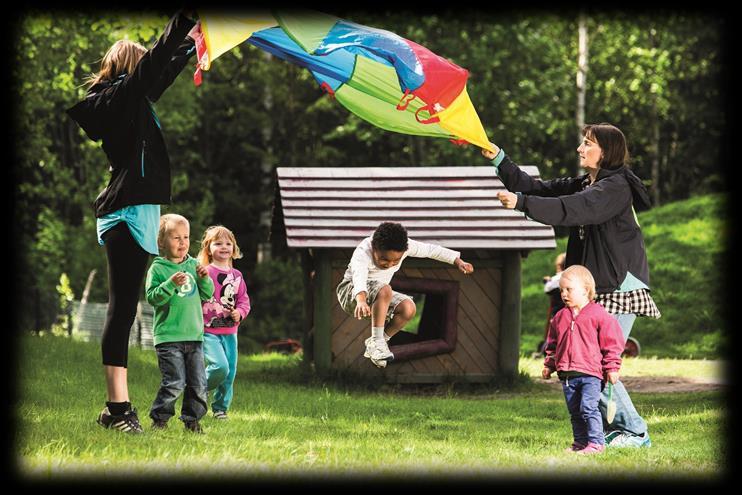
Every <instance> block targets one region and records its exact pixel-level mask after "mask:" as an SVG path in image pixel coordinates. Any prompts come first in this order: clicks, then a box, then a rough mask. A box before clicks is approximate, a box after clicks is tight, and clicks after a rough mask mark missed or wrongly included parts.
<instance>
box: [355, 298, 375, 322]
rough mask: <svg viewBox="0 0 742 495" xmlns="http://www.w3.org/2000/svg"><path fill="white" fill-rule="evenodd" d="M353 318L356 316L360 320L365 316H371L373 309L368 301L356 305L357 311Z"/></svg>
mask: <svg viewBox="0 0 742 495" xmlns="http://www.w3.org/2000/svg"><path fill="white" fill-rule="evenodd" d="M353 316H355V317H356V318H358V319H359V320H360V319H361V318H363V317H365V316H371V307H370V306H369V305H368V303H367V302H366V301H358V302H357V303H356V310H355V312H354V313H353Z"/></svg>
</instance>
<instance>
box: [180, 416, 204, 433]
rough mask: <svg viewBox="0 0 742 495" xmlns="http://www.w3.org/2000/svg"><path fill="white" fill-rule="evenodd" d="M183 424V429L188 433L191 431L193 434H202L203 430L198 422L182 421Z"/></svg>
mask: <svg viewBox="0 0 742 495" xmlns="http://www.w3.org/2000/svg"><path fill="white" fill-rule="evenodd" d="M183 424H184V425H185V429H186V430H188V431H192V432H193V433H203V432H204V430H203V428H201V425H200V424H199V423H198V420H197V419H196V420H193V421H183Z"/></svg>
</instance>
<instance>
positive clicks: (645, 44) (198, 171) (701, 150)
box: [12, 10, 725, 338]
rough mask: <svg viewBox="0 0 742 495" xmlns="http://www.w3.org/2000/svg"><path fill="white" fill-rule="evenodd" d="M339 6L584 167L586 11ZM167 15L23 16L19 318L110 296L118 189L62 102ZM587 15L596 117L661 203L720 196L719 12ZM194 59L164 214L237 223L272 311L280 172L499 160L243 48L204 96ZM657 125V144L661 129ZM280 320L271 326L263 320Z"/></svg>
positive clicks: (17, 88) (487, 116)
mask: <svg viewBox="0 0 742 495" xmlns="http://www.w3.org/2000/svg"><path fill="white" fill-rule="evenodd" d="M331 13H334V14H336V15H338V16H340V17H343V18H346V19H349V20H352V21H354V22H358V23H361V24H365V25H369V26H373V27H378V28H382V29H387V30H390V31H392V32H395V33H397V34H399V35H400V36H403V37H405V38H408V39H410V40H413V41H415V42H417V43H420V44H422V45H424V46H426V47H428V48H429V49H431V50H432V51H434V52H435V53H437V54H439V55H441V56H444V57H446V58H448V59H450V60H451V61H453V62H455V63H457V64H459V65H460V66H462V67H465V68H467V69H468V70H469V71H470V78H469V84H468V90H469V94H470V96H471V99H472V101H473V102H474V105H475V107H476V108H477V111H478V112H479V115H480V118H481V120H482V123H483V124H484V126H485V129H486V131H487V132H488V135H489V136H490V138H491V140H492V141H494V142H495V143H497V144H498V145H501V146H502V147H503V148H504V149H505V150H506V151H507V152H508V153H509V154H510V155H511V156H512V157H513V158H514V159H515V160H516V161H517V162H519V163H522V164H535V165H538V166H539V167H540V171H541V174H542V176H544V177H546V178H550V177H556V176H564V175H568V174H569V173H570V171H571V170H573V168H574V164H575V160H576V153H575V148H576V146H577V138H576V134H577V129H576V128H575V123H574V112H575V110H574V109H575V105H576V96H575V72H576V66H577V15H576V13H567V14H559V15H557V14H554V13H550V12H536V11H520V12H519V11H514V10H513V11H504V12H499V11H498V12H496V11H494V10H492V11H485V12H479V11H474V10H464V11H456V12H452V11H449V12H445V11H437V12H427V13H424V15H421V14H420V12H410V11H398V12H382V11H370V10H368V11H363V10H356V11H351V12H331ZM167 19H168V14H167V13H158V14H133V13H126V12H103V11H101V12H88V13H69V12H61V13H60V12H49V11H30V12H28V13H27V14H26V15H25V16H23V17H22V18H21V19H20V20H19V25H18V26H17V29H16V39H15V45H14V48H15V50H14V53H13V58H12V60H13V63H12V66H13V72H12V74H13V78H14V86H13V87H14V95H15V96H17V98H16V102H15V103H16V107H15V108H14V111H13V115H14V126H15V136H16V142H15V144H16V147H17V153H16V160H15V163H14V166H15V177H16V178H17V184H16V194H15V198H14V201H15V211H16V214H15V221H16V222H17V226H18V228H17V232H18V234H17V236H16V243H17V245H19V246H25V249H24V250H23V252H22V253H20V256H19V259H18V262H17V264H16V285H17V287H18V290H19V297H20V299H21V300H33V301H35V302H36V304H34V305H33V307H32V308H30V309H29V310H28V311H24V312H22V313H21V321H20V322H19V324H20V325H22V326H23V327H26V328H46V327H48V326H49V325H50V324H51V323H52V322H53V321H54V319H55V318H56V315H57V313H58V297H57V294H56V291H55V290H54V287H55V285H56V284H57V283H58V281H59V277H60V274H61V273H66V274H68V276H69V279H70V287H71V290H72V291H73V292H74V293H75V294H81V293H82V291H83V288H84V285H85V282H86V280H87V276H88V274H89V273H90V271H91V270H93V269H96V270H97V273H98V274H99V275H98V276H97V277H96V279H95V281H94V283H93V287H92V289H91V293H90V300H91V301H102V302H105V301H106V299H107V281H106V276H105V273H106V262H105V254H104V250H103V248H101V247H100V246H98V245H97V241H96V236H95V218H94V217H93V212H92V208H91V202H92V201H93V199H94V198H95V197H96V196H97V194H98V193H99V191H100V190H101V189H102V188H103V187H104V186H105V185H106V183H107V181H108V177H109V173H108V165H107V163H106V158H105V155H104V153H103V152H102V150H101V149H100V145H99V144H98V143H93V142H91V141H90V140H88V139H87V138H86V137H85V135H84V134H83V133H82V131H81V130H80V129H78V128H77V126H76V125H75V123H74V122H72V121H71V120H70V119H69V118H68V117H67V116H66V114H65V113H64V111H65V109H66V108H69V107H70V106H72V105H73V104H74V103H75V102H77V101H79V99H81V98H82V97H83V96H84V94H85V89H86V88H85V86H84V85H83V83H84V80H85V77H86V76H88V75H90V74H91V73H92V72H94V71H96V70H97V68H98V62H99V60H100V59H101V58H102V56H103V54H104V53H105V52H106V50H107V49H108V47H110V45H111V44H112V43H113V42H114V41H116V40H117V39H120V38H123V37H127V38H129V39H132V40H135V41H138V42H140V43H142V44H143V45H145V46H151V45H152V43H153V42H154V41H155V39H156V38H157V36H159V34H160V32H161V30H162V28H163V27H164V26H165V24H166V22H167ZM588 19H589V25H588V27H589V31H590V60H589V64H590V65H589V72H588V75H587V85H588V94H587V109H586V121H587V122H599V121H610V122H612V123H615V124H616V125H618V126H619V127H621V128H622V129H623V130H624V131H625V133H626V135H627V137H628V139H629V143H630V147H631V152H632V155H633V158H634V160H633V163H634V166H635V167H636V169H637V171H638V172H639V174H640V175H641V176H642V177H643V178H644V179H646V180H647V181H648V183H649V181H650V179H651V174H652V169H651V168H652V164H653V163H659V171H660V175H659V182H658V183H657V184H655V185H656V186H657V187H658V188H659V193H660V196H659V197H660V198H661V199H662V201H670V200H673V199H681V198H684V197H687V196H688V195H691V194H693V193H696V192H698V191H699V189H700V190H703V192H706V191H712V190H718V189H720V188H721V185H720V180H719V179H720V170H721V168H722V167H721V166H720V156H719V154H718V152H717V150H718V149H720V148H721V143H720V136H721V135H722V130H723V127H724V125H725V118H724V112H723V110H722V106H723V104H724V102H723V96H724V95H723V94H722V93H721V90H722V86H721V83H720V81H719V77H720V70H721V69H720V66H721V62H722V61H721V56H722V51H721V48H722V47H721V43H722V39H721V35H722V34H721V33H722V31H723V27H724V25H723V23H722V22H721V20H720V19H718V18H714V17H711V16H698V15H690V14H689V15H684V14H673V15H665V14H664V13H658V14H654V13H647V14H646V15H638V16H624V15H615V14H614V13H610V14H608V13H600V12H598V13H589V15H588ZM193 64H194V66H195V60H194V63H193ZM194 66H192V67H190V68H186V69H185V70H184V71H183V74H181V75H180V77H179V78H178V79H177V80H176V81H175V83H174V84H173V86H172V87H171V88H170V89H169V90H168V91H167V92H166V93H165V94H164V95H163V97H162V98H161V99H160V100H159V101H158V102H157V103H156V105H155V107H156V111H157V113H158V116H159V117H160V121H161V122H162V125H163V129H164V134H165V139H166V144H167V147H168V150H169V152H170V157H171V162H172V164H173V167H172V168H173V171H172V172H173V179H172V190H173V204H172V205H168V206H166V207H163V212H177V213H181V214H183V215H185V216H186V217H187V218H189V219H190V221H191V238H192V246H191V248H192V249H191V254H194V255H195V254H196V252H197V251H198V248H199V242H198V241H199V239H200V238H201V235H202V233H203V231H204V229H205V228H206V227H207V226H208V225H212V224H223V225H225V226H227V227H229V228H230V229H232V230H233V231H234V232H235V234H236V236H237V241H238V244H239V245H240V247H241V248H242V249H243V251H244V252H245V257H244V258H243V259H242V260H238V261H237V262H236V264H235V266H236V267H237V268H238V269H240V270H242V272H243V273H244V274H245V275H246V276H247V280H248V284H249V286H250V287H251V290H252V291H253V292H252V293H251V296H253V297H254V299H255V301H260V304H261V305H270V304H273V302H270V301H271V298H269V297H266V296H265V294H267V293H268V292H266V291H270V290H272V289H269V286H270V284H271V283H273V282H271V283H268V280H269V278H267V276H266V277H263V278H262V279H261V278H260V277H259V274H260V273H261V271H260V270H261V268H260V266H258V267H256V260H257V251H258V244H259V243H264V242H266V241H267V240H268V239H269V232H268V230H269V229H268V228H267V227H266V226H265V225H266V222H265V220H266V219H269V218H270V215H271V208H272V203H273V198H274V194H275V188H276V184H275V168H276V167H277V166H343V167H354V166H409V167H416V166H436V165H480V164H484V163H486V162H484V161H483V159H482V157H481V156H480V153H479V150H478V148H476V147H474V146H468V147H463V148H462V147H458V146H454V145H452V144H451V143H449V142H448V141H446V140H442V139H434V138H423V137H414V136H406V135H402V134H395V133H391V132H387V131H384V130H382V129H379V128H376V127H374V126H372V125H371V124H369V123H367V122H365V121H363V120H362V119H359V118H357V117H356V116H354V115H352V114H350V113H349V112H348V111H347V110H345V109H344V108H343V107H342V106H341V105H339V104H338V103H337V102H335V101H334V100H333V99H332V98H331V97H329V96H328V95H326V94H325V93H324V92H322V91H321V90H320V89H319V88H318V87H317V84H316V82H315V81H314V79H313V78H312V76H311V74H309V73H308V71H306V70H304V69H300V68H298V67H295V66H293V65H291V64H289V63H286V62H284V61H282V60H279V59H277V58H275V57H272V56H270V55H268V54H266V53H265V52H263V51H261V50H259V49H257V48H255V47H253V46H252V45H250V44H248V43H244V44H242V45H241V46H239V47H237V48H235V49H233V50H231V51H230V52H229V53H227V54H225V55H223V56H222V57H221V58H220V59H219V60H218V61H216V62H215V63H214V64H213V66H212V69H211V70H209V71H208V72H206V73H205V74H204V83H203V85H202V86H201V87H198V88H196V87H194V85H193V82H192V74H193V69H194V68H195V67H194ZM657 129H659V140H655V139H654V137H653V136H654V135H655V134H654V132H655V130H657ZM653 160H654V161H653ZM278 238H280V236H274V239H278ZM273 254H274V256H277V257H278V261H276V262H277V263H284V264H285V265H286V270H287V271H286V273H284V276H286V277H294V276H296V277H298V273H300V272H299V271H297V270H293V271H292V270H289V268H288V267H291V266H295V264H296V263H295V261H294V260H295V254H296V253H292V252H290V251H289V250H288V249H287V248H286V247H285V245H280V244H278V243H277V242H276V243H275V245H274V246H273ZM276 269H277V268H276ZM281 273H283V272H281ZM251 274H255V277H258V278H256V280H252V279H251ZM261 280H262V281H261ZM253 282H255V283H253ZM296 283H299V282H298V281H296ZM291 284H294V282H291ZM261 292H262V293H263V294H262V295H261ZM275 297H280V296H279V295H276V296H275ZM271 307H272V306H271ZM254 311H255V320H256V324H257V322H258V320H260V321H261V322H262V323H260V324H259V325H257V326H258V327H259V328H261V330H260V331H258V330H256V332H257V333H259V334H260V335H261V336H264V337H265V338H267V337H268V334H269V333H270V332H272V331H274V330H275V332H276V334H275V335H273V336H274V337H280V336H288V335H294V330H293V328H294V327H292V326H291V324H290V323H289V322H288V321H284V320H276V321H280V323H276V322H273V323H269V319H270V318H273V317H276V318H278V316H277V315H278V314H282V313H281V311H280V310H276V311H273V310H271V311H267V312H265V313H261V312H262V311H263V310H262V309H261V308H260V306H255V309H254ZM259 315H264V316H259ZM296 318H297V319H298V318H299V316H297V317H296ZM246 325H247V322H246ZM268 328H273V329H274V330H271V331H268V330H263V329H268ZM279 330H280V331H279Z"/></svg>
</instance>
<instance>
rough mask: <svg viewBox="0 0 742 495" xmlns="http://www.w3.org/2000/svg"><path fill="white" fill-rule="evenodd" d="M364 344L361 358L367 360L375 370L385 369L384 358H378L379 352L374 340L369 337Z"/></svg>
mask: <svg viewBox="0 0 742 495" xmlns="http://www.w3.org/2000/svg"><path fill="white" fill-rule="evenodd" d="M364 343H365V344H366V351H365V352H364V353H363V357H365V358H369V359H370V360H371V362H372V363H374V366H376V367H377V368H385V367H386V358H381V357H380V356H381V351H380V350H379V348H378V347H377V346H376V340H375V339H374V338H373V337H369V338H367V339H366V340H365V341H364ZM389 354H391V353H389Z"/></svg>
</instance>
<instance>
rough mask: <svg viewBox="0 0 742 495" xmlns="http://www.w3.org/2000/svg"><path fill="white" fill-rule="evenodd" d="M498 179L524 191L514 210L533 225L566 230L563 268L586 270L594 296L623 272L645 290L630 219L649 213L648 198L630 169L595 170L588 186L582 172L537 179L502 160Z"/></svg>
mask: <svg viewBox="0 0 742 495" xmlns="http://www.w3.org/2000/svg"><path fill="white" fill-rule="evenodd" d="M498 176H499V177H500V179H501V180H502V182H503V184H504V185H505V187H506V188H508V190H509V191H512V192H521V193H523V194H521V195H520V196H519V198H518V202H517V204H516V206H515V208H516V209H518V210H520V211H523V212H524V213H525V214H526V215H528V216H529V217H531V218H533V219H534V220H536V221H537V222H541V223H544V224H547V225H562V226H568V227H571V228H570V229H569V240H568V242H567V256H566V259H565V268H566V267H569V266H571V265H583V266H585V267H587V269H588V270H590V272H591V273H592V275H593V277H594V278H595V285H596V287H595V289H596V292H600V293H605V292H613V291H615V290H616V289H618V288H619V286H620V285H621V283H622V282H623V281H624V279H625V278H626V273H627V272H631V274H632V275H634V276H635V277H636V278H638V279H639V280H641V281H642V282H644V283H645V284H647V286H649V267H648V265H647V253H646V251H645V248H644V238H643V236H642V233H641V229H640V228H639V225H638V224H637V222H636V219H635V217H634V210H636V211H643V210H646V209H649V207H650V201H649V194H648V192H647V189H646V188H645V187H644V184H642V182H641V180H640V179H639V178H638V177H637V176H636V175H635V174H634V173H633V172H632V171H631V170H630V169H628V168H626V167H619V168H618V169H614V170H608V169H600V170H599V171H598V175H597V178H596V180H595V183H594V184H593V185H591V186H589V187H588V184H589V177H588V175H587V174H585V175H582V176H580V177H572V178H564V179H553V180H546V181H542V180H538V179H533V178H532V177H531V176H529V175H528V174H526V173H525V172H523V171H522V170H521V169H520V168H519V167H518V166H517V165H515V164H514V163H513V162H512V161H511V160H510V159H509V158H508V157H507V156H505V158H504V159H503V160H502V162H501V163H500V168H499V173H498ZM632 206H633V207H634V209H633V210H632ZM580 227H582V229H583V230H584V236H583V237H584V240H583V239H580V235H579V232H580Z"/></svg>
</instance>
